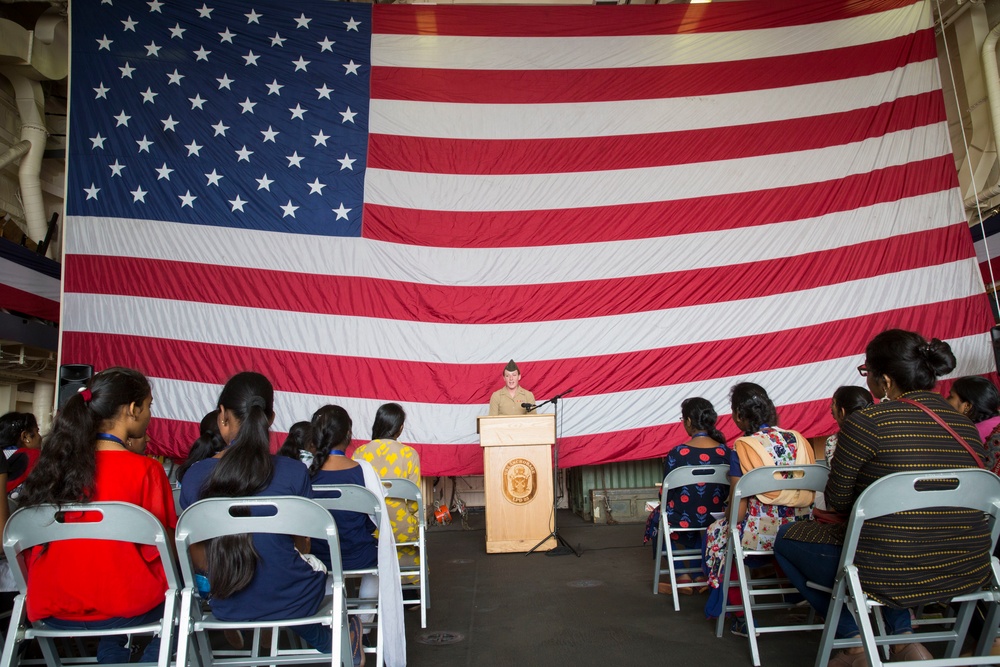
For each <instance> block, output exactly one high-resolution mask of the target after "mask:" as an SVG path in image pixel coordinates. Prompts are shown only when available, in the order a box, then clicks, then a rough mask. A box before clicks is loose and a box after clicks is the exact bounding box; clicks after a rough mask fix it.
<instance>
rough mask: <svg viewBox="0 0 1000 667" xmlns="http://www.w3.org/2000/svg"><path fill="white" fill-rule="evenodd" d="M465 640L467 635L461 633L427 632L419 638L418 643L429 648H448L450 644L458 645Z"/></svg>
mask: <svg viewBox="0 0 1000 667" xmlns="http://www.w3.org/2000/svg"><path fill="white" fill-rule="evenodd" d="M464 639H465V635H463V634H462V633H461V632H448V631H442V632H425V633H424V634H422V635H420V636H419V637H417V642H418V643H420V644H427V645H429V646H447V645H448V644H457V643H458V642H460V641H462V640H464Z"/></svg>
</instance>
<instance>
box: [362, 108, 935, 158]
mask: <svg viewBox="0 0 1000 667" xmlns="http://www.w3.org/2000/svg"><path fill="white" fill-rule="evenodd" d="M946 119H947V116H946V115H945V110H944V103H943V101H942V97H941V92H940V91H933V92H930V93H924V94H922V95H916V96H911V97H904V98H900V99H898V100H895V101H893V102H887V103H885V104H882V105H879V106H876V107H868V108H865V109H856V110H854V111H845V112H843V113H835V114H827V115H822V116H811V117H808V118H795V119H792V120H784V121H775V122H772V123H759V124H754V125H734V126H732V127H724V128H709V129H702V130H691V131H687V132H664V133H659V134H636V135H623V136H613V137H580V138H572V139H523V140H505V141H480V140H476V139H442V138H436V137H405V136H397V135H386V134H372V135H370V138H369V148H368V166H369V167H370V168H377V169H389V170H395V171H412V172H429V173H446V174H490V175H500V174H549V173H563V172H581V171H613V170H616V169H641V168H644V167H659V166H666V165H677V164H692V163H707V162H713V161H716V160H734V159H738V158H746V157H753V156H757V155H774V154H776V153H792V152H795V151H805V150H812V149H818V148H826V147H828V146H840V145H844V144H850V143H855V142H859V141H863V140H865V139H869V138H872V137H881V136H883V135H885V134H888V133H890V132H899V131H901V130H911V129H914V128H917V127H923V126H926V125H933V124H935V123H941V122H944V121H945V120H946ZM817 128H823V130H824V131H822V132H817V131H816V130H817Z"/></svg>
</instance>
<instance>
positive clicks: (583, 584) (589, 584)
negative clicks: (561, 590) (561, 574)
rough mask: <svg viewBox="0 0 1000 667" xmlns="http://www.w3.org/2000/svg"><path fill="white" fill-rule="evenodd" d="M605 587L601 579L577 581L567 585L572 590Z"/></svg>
mask: <svg viewBox="0 0 1000 667" xmlns="http://www.w3.org/2000/svg"><path fill="white" fill-rule="evenodd" d="M603 585H604V582H603V581H601V580H600V579H577V580H576V581H571V582H569V583H568V584H567V586H569V587H570V588H597V587H598V586H603Z"/></svg>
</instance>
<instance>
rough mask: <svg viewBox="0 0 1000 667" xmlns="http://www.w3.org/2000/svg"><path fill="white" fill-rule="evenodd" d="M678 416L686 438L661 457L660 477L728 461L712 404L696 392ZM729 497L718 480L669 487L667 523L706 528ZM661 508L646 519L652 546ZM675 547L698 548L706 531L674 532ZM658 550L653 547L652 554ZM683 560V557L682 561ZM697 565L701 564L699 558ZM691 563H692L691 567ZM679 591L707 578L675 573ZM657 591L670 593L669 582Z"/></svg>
mask: <svg viewBox="0 0 1000 667" xmlns="http://www.w3.org/2000/svg"><path fill="white" fill-rule="evenodd" d="M681 419H682V421H683V424H684V430H685V431H686V432H687V434H688V437H689V440H688V441H687V442H685V443H683V444H681V445H678V446H677V447H674V448H673V449H671V450H670V451H669V452H668V453H667V456H666V457H665V458H664V460H663V477H664V478H666V477H667V475H669V474H670V473H671V472H672V471H674V470H677V469H679V468H682V467H685V466H706V465H727V466H728V465H729V464H730V455H731V451H732V450H730V449H729V448H728V447H726V436H724V435H723V434H722V432H721V431H719V429H718V428H716V422H717V421H718V415H717V414H716V412H715V407H714V406H713V405H712V404H711V402H709V401H708V400H707V399H704V398H701V397H698V396H695V397H691V398H686V399H684V401H682V402H681ZM661 494H662V489H661ZM728 497H729V489H728V488H725V487H724V486H722V485H719V484H704V483H702V484H697V483H691V484H686V485H684V486H682V487H680V488H677V489H670V490H669V491H668V493H667V497H666V498H661V499H660V502H662V503H666V514H667V519H668V521H669V524H670V525H671V526H675V527H678V528H705V527H707V526H708V525H709V524H710V523H712V521H714V517H713V516H712V514H713V513H717V512H722V511H723V510H724V509H725V506H726V499H727V498H728ZM659 523H660V510H659V509H655V510H653V512H652V513H651V514H650V517H649V519H648V520H647V521H646V535H645V537H644V541H647V542H648V541H650V540H652V541H653V548H654V550H655V549H656V547H657V546H658V545H659V544H660V542H659V540H657V535H658V533H659V530H660V527H659ZM671 537H672V539H673V545H672V546H673V547H674V548H675V549H696V548H698V549H701V548H703V547H704V544H705V533H704V532H700V531H692V532H680V533H673V534H672V536H671ZM658 557H659V554H656V553H655V551H654V558H658ZM681 562H684V561H681ZM697 565H700V559H699V562H698V563H697ZM693 566H694V565H692V567H693ZM677 582H678V584H679V586H678V592H679V593H681V594H683V595H691V594H692V593H694V592H695V588H696V587H693V586H691V584H693V583H696V582H706V585H705V587H704V588H702V590H701V592H703V591H704V590H705V589H707V578H706V577H705V576H696V577H695V579H694V580H692V579H691V576H690V575H688V574H680V575H678V577H677ZM657 590H658V592H660V593H663V594H670V593H672V589H671V586H670V584H669V583H668V582H660V583H659V584H658V589H657Z"/></svg>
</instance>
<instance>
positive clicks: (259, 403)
mask: <svg viewBox="0 0 1000 667" xmlns="http://www.w3.org/2000/svg"><path fill="white" fill-rule="evenodd" d="M266 406H267V404H266V403H265V402H264V398H263V397H262V396H252V397H251V398H250V400H249V401H247V411H248V412H249V411H250V410H253V409H254V408H260V409H261V410H263V409H264V408H265V407H266Z"/></svg>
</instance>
